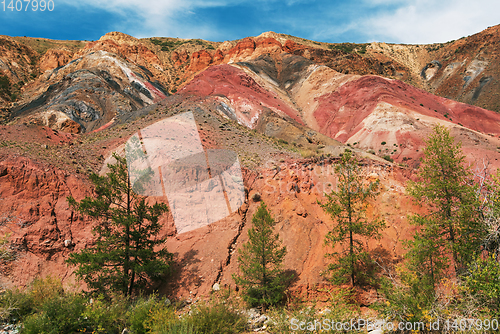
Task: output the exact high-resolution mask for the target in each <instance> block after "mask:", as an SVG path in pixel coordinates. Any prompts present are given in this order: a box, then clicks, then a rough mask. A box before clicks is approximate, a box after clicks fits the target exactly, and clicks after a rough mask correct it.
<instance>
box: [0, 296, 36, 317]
mask: <svg viewBox="0 0 500 334" xmlns="http://www.w3.org/2000/svg"><path fill="white" fill-rule="evenodd" d="M33 312H34V309H33V298H32V297H31V296H30V295H29V294H28V293H26V292H24V291H20V290H19V289H17V288H16V289H12V290H7V291H5V292H3V293H2V294H1V295H0V322H8V323H16V322H18V321H19V320H21V319H23V318H25V317H26V316H28V315H30V314H32V313H33Z"/></svg>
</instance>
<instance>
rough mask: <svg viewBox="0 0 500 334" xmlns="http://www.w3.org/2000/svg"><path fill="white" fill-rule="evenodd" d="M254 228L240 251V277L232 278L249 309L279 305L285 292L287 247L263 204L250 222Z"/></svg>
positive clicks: (250, 230)
mask: <svg viewBox="0 0 500 334" xmlns="http://www.w3.org/2000/svg"><path fill="white" fill-rule="evenodd" d="M252 224H253V227H252V228H250V229H249V230H248V238H249V240H248V242H246V243H245V244H243V246H242V248H241V249H239V256H238V261H239V266H240V271H241V275H240V276H236V275H233V279H234V280H235V282H236V284H238V285H240V286H242V287H243V288H244V290H245V299H246V301H247V302H248V303H249V304H251V305H252V306H257V305H260V306H263V307H264V308H266V307H267V306H270V305H275V304H277V303H279V302H280V301H281V300H282V299H283V297H284V292H285V290H286V282H287V280H289V279H290V278H289V277H285V275H284V271H283V269H282V263H283V259H284V257H285V255H286V247H285V246H283V247H282V246H281V241H280V240H279V235H278V234H274V233H273V227H274V225H275V224H276V223H275V221H274V219H273V218H272V217H271V215H270V214H269V212H268V211H267V207H266V205H265V204H264V202H262V204H261V205H260V207H259V209H258V210H257V212H256V213H255V215H254V216H253V218H252Z"/></svg>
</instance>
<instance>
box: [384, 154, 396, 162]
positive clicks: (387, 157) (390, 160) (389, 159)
mask: <svg viewBox="0 0 500 334" xmlns="http://www.w3.org/2000/svg"><path fill="white" fill-rule="evenodd" d="M382 158H383V159H385V160H387V161H389V162H394V160H393V159H392V158H391V156H390V155H384V156H383V157H382Z"/></svg>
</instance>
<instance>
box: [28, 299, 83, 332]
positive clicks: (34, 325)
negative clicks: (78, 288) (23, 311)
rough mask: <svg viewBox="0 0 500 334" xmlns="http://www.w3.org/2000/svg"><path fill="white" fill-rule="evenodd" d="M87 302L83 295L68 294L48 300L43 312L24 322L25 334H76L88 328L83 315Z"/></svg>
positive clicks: (31, 316) (29, 317)
mask: <svg viewBox="0 0 500 334" xmlns="http://www.w3.org/2000/svg"><path fill="white" fill-rule="evenodd" d="M84 310H85V300H84V298H83V297H82V296H81V295H76V294H66V295H64V296H56V297H53V298H50V299H48V300H46V301H45V302H44V303H43V305H42V308H41V311H40V312H38V313H35V314H33V315H30V316H28V317H27V318H26V320H25V321H24V329H23V330H22V333H23V334H39V333H47V334H59V333H74V332H77V331H79V330H82V329H84V328H85V327H86V323H87V319H85V318H84V317H83V316H82V314H83V311H84Z"/></svg>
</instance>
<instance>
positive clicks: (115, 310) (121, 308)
mask: <svg viewBox="0 0 500 334" xmlns="http://www.w3.org/2000/svg"><path fill="white" fill-rule="evenodd" d="M128 308H129V302H128V300H127V299H126V298H125V297H123V296H122V295H113V296H112V297H111V298H110V299H107V298H105V296H103V295H98V296H96V297H95V298H93V299H92V302H91V303H86V309H85V311H84V312H83V313H82V316H83V317H84V318H85V319H87V320H88V322H87V329H88V330H89V332H93V333H118V332H119V331H120V330H121V329H123V328H125V327H126V326H127V324H128V321H129V313H128Z"/></svg>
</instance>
